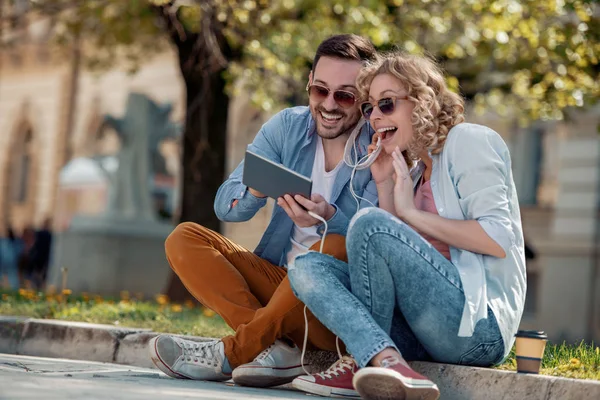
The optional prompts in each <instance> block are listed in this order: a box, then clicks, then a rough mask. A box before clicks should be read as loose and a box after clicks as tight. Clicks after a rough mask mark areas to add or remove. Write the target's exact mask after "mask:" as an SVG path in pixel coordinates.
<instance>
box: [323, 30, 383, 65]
mask: <svg viewBox="0 0 600 400" xmlns="http://www.w3.org/2000/svg"><path fill="white" fill-rule="evenodd" d="M376 54H377V50H375V46H373V43H371V41H370V40H369V39H366V38H364V37H362V36H358V35H354V34H343V35H334V36H331V37H329V38H328V39H325V40H324V41H323V42H321V44H320V45H319V47H318V48H317V53H316V54H315V59H314V60H313V65H312V70H313V71H314V70H315V68H316V67H317V62H318V61H319V59H320V58H321V57H332V58H341V59H342V60H356V61H372V60H374V59H375V55H376Z"/></svg>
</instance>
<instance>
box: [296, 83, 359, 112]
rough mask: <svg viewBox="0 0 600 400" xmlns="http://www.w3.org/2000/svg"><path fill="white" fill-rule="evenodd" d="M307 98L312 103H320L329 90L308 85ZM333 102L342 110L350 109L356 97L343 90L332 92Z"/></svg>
mask: <svg viewBox="0 0 600 400" xmlns="http://www.w3.org/2000/svg"><path fill="white" fill-rule="evenodd" d="M306 90H307V91H308V97H309V98H310V100H312V101H314V102H322V101H325V99H326V98H327V97H328V96H329V92H331V90H330V89H329V88H326V87H325V86H321V85H308V86H307V87H306ZM333 100H334V101H335V102H336V103H337V104H338V105H339V106H340V107H342V108H350V107H352V106H354V104H356V101H357V99H356V95H355V94H354V93H352V92H347V91H345V90H334V91H333Z"/></svg>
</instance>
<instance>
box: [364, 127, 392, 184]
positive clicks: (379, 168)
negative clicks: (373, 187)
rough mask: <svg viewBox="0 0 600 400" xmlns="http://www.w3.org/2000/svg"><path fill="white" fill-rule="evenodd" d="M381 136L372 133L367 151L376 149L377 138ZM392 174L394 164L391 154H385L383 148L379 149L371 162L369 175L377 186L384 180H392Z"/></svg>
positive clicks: (384, 181) (370, 151)
mask: <svg viewBox="0 0 600 400" xmlns="http://www.w3.org/2000/svg"><path fill="white" fill-rule="evenodd" d="M379 137H381V134H380V133H376V134H374V135H373V141H372V142H371V144H370V145H369V147H368V148H367V150H368V153H369V154H371V153H373V152H374V151H375V150H376V149H377V140H378V139H379ZM393 174H394V166H393V165H392V156H391V155H389V154H387V153H386V152H385V150H384V149H381V151H380V152H379V156H377V158H376V159H375V161H374V162H373V164H371V176H373V180H374V181H375V183H376V184H377V185H378V186H379V185H381V184H385V183H386V181H389V182H392V179H393V178H392V175H393Z"/></svg>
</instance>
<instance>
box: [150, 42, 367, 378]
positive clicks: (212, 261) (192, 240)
mask: <svg viewBox="0 0 600 400" xmlns="http://www.w3.org/2000/svg"><path fill="white" fill-rule="evenodd" d="M374 57H375V49H374V47H373V45H372V44H371V43H370V42H369V41H368V40H366V39H364V38H362V37H360V36H356V35H337V36H333V37H331V38H329V39H327V40H325V41H324V42H322V43H321V44H320V46H319V48H318V49H317V53H316V55H315V59H314V62H313V70H312V71H311V73H310V75H309V79H308V85H307V90H308V93H309V107H294V108H289V109H285V110H283V111H281V112H279V113H278V114H276V115H275V116H274V117H273V118H271V119H270V120H269V121H267V123H266V124H265V125H263V127H262V128H261V130H260V131H259V132H258V134H257V136H256V138H255V139H254V141H253V143H252V144H251V145H250V146H249V149H250V150H252V151H253V152H255V153H258V154H259V155H262V156H264V157H266V158H268V159H271V160H273V161H275V162H277V163H282V164H283V165H285V166H286V167H288V168H291V169H292V170H294V171H296V172H298V173H300V174H303V175H306V176H311V178H312V180H313V195H312V196H311V199H306V198H303V197H301V196H295V197H294V198H292V197H291V196H289V195H286V196H284V197H283V198H279V199H277V204H276V205H275V208H274V210H273V214H272V216H271V221H270V223H269V226H268V227H267V230H266V231H265V233H264V234H263V237H262V239H261V241H260V243H259V245H258V247H257V248H256V250H255V251H254V253H251V252H249V251H248V250H246V249H244V248H242V247H240V246H238V245H236V244H235V243H233V242H231V241H229V240H228V239H227V238H225V237H223V236H221V235H219V234H218V233H216V232H213V231H210V230H209V229H206V228H204V227H202V226H200V225H198V224H194V223H182V224H180V225H179V226H178V227H177V228H176V229H175V230H174V231H173V232H172V234H171V235H170V236H169V238H168V239H167V241H166V245H165V247H166V253H167V258H168V260H169V263H170V265H171V267H172V268H173V270H174V271H175V273H176V274H177V275H178V276H179V278H180V279H181V281H182V282H183V284H184V285H185V286H186V288H187V289H188V290H189V291H190V293H192V294H193V295H194V297H196V298H197V299H198V300H199V301H200V302H201V303H202V304H204V305H205V306H207V307H209V308H211V309H213V310H214V311H215V312H217V313H218V314H219V315H220V316H221V317H222V318H223V319H224V320H225V321H226V322H227V324H228V325H229V326H231V327H232V328H233V329H234V330H235V334H234V335H232V336H228V337H224V338H223V339H221V340H218V341H211V342H206V343H196V342H191V341H187V340H183V339H181V338H177V337H173V336H169V335H162V336H158V337H156V338H154V339H153V340H152V341H151V342H150V349H149V350H150V355H151V357H152V360H153V362H154V363H155V365H156V366H157V367H158V368H159V369H161V370H162V371H163V372H165V373H166V374H167V375H170V376H172V377H178V378H189V379H203V380H214V381H222V380H227V379H229V378H230V377H232V376H233V380H234V381H235V382H236V383H238V384H243V385H249V386H261V387H266V386H274V385H280V384H284V383H287V382H291V381H292V380H293V379H294V378H295V377H296V376H299V375H302V374H303V373H304V372H303V370H302V367H301V351H300V350H299V348H298V347H297V346H296V345H300V346H301V345H302V343H303V339H304V305H303V304H302V303H301V302H300V301H299V300H298V299H296V297H295V296H294V294H293V292H292V291H291V288H290V285H289V281H288V278H287V272H286V270H287V265H288V264H289V263H290V262H292V261H293V259H294V258H295V257H296V256H297V255H299V254H301V253H303V252H306V251H308V250H309V249H316V250H318V249H319V244H320V241H321V238H322V235H323V231H324V224H321V223H320V222H319V220H318V219H315V218H313V217H312V216H310V215H309V214H308V212H307V210H308V211H311V212H313V213H315V214H317V215H319V216H321V217H322V218H323V219H324V220H326V221H327V232H328V234H327V236H326V239H325V246H324V247H325V250H324V252H327V253H329V254H332V255H334V256H335V257H337V258H341V259H345V241H344V238H343V236H341V235H345V233H346V229H347V226H348V223H349V220H350V218H351V217H352V216H353V215H354V214H355V213H356V211H357V208H358V207H357V202H356V200H355V198H354V197H353V195H352V193H351V191H352V190H351V188H350V186H349V183H350V177H351V175H352V168H350V167H348V166H347V165H346V164H345V163H344V161H343V155H344V148H345V145H346V142H347V140H348V137H349V135H350V132H352V130H353V129H354V128H355V127H356V126H357V123H358V122H359V120H360V111H359V108H358V106H359V104H358V101H357V100H358V99H357V94H358V91H357V88H356V86H355V81H356V77H357V75H358V72H359V70H360V69H361V67H362V66H363V64H364V62H365V61H367V60H371V59H373V58H374ZM368 129H369V128H368V126H367V124H365V125H364V126H363V129H362V131H361V134H360V135H359V137H358V139H357V141H356V144H357V147H358V152H359V153H361V154H353V155H354V156H355V157H358V158H359V157H362V156H364V155H365V154H366V152H367V146H368V145H369V144H370V142H371V137H370V136H371V135H370V133H369V131H368ZM243 168H244V164H243V162H242V163H240V165H239V166H238V167H237V168H236V170H235V171H234V172H233V173H232V174H231V175H230V177H229V178H228V179H227V181H225V183H223V185H222V186H221V187H220V188H219V191H218V192H217V196H216V199H215V206H214V207H215V212H216V214H217V216H218V217H219V218H220V219H221V220H223V221H232V222H234V221H247V220H249V219H250V218H252V217H253V216H254V215H255V214H256V212H257V211H258V210H259V209H260V208H261V207H263V206H264V205H265V204H266V201H267V200H266V198H265V196H264V195H263V194H262V193H260V192H258V191H256V190H254V189H252V188H247V187H246V186H244V185H243V184H242V174H243ZM352 186H353V188H354V191H355V193H356V194H357V195H358V196H361V198H364V199H365V204H368V203H371V204H373V203H376V199H377V197H376V196H377V195H376V193H377V192H376V188H375V183H374V182H373V181H372V180H371V175H370V172H369V170H368V169H366V170H363V171H357V172H356V174H355V176H354V179H353V182H352ZM362 204H363V203H361V205H362ZM308 326H309V335H308V341H309V343H310V344H311V345H312V346H313V347H316V348H319V349H324V350H335V348H336V346H335V336H334V335H333V334H332V333H331V332H329V331H328V330H327V329H326V328H325V327H324V326H323V325H321V324H320V323H319V322H318V321H317V320H316V319H314V317H312V315H311V316H310V318H309V323H308ZM294 343H295V344H296V345H294ZM253 360H254V361H253ZM232 371H233V373H232Z"/></svg>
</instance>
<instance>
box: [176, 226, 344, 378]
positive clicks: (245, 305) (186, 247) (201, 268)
mask: <svg viewBox="0 0 600 400" xmlns="http://www.w3.org/2000/svg"><path fill="white" fill-rule="evenodd" d="M319 246H320V242H319V243H317V244H315V245H314V246H313V247H312V248H311V249H313V250H317V251H318V250H319ZM165 250H166V254H167V259H168V261H169V264H170V265H171V268H172V269H173V271H175V273H176V274H177V275H178V276H179V278H180V279H181V281H182V282H183V284H184V285H185V287H186V288H187V289H188V290H189V292H190V293H191V294H192V295H193V296H194V297H195V298H196V299H198V301H200V302H201V303H202V304H203V305H205V306H206V307H208V308H210V309H212V310H213V311H215V312H216V313H217V314H219V315H220V316H221V317H222V318H223V319H224V320H225V322H227V324H228V325H229V326H230V327H231V328H232V329H233V330H235V334H234V335H232V336H227V337H224V338H223V344H224V346H225V355H226V356H227V358H228V360H229V363H230V365H231V367H232V368H235V367H237V366H239V365H241V364H245V363H248V362H250V361H252V360H253V359H254V358H255V357H256V356H257V355H258V354H259V353H260V352H261V351H263V350H264V349H266V348H267V347H268V346H269V345H271V344H273V342H275V340H276V339H279V338H287V339H291V340H292V341H294V342H295V343H296V345H298V346H299V347H302V343H303V339H304V304H303V303H301V302H300V300H298V299H297V298H296V296H295V295H294V293H293V292H292V289H291V287H290V283H289V280H288V278H287V272H286V270H285V269H284V268H282V267H279V266H277V265H273V264H271V263H270V262H268V261H267V260H265V259H262V258H260V257H259V256H257V255H256V254H254V253H253V252H251V251H249V250H247V249H245V248H243V247H241V246H238V245H236V244H235V243H233V242H232V241H230V240H229V239H227V238H226V237H224V236H222V235H220V234H218V233H216V232H214V231H211V230H210V229H207V228H204V227H202V226H201V225H198V224H195V223H191V222H185V223H182V224H180V225H179V226H177V227H176V228H175V230H174V231H173V232H172V233H171V235H169V237H168V238H167V240H166V243H165ZM323 252H324V253H327V254H330V255H332V256H334V257H336V258H338V259H340V260H344V261H347V256H346V245H345V238H344V237H343V236H340V235H335V234H330V235H327V237H326V240H325V245H324V249H323ZM307 315H308V321H309V322H308V327H309V330H308V332H309V336H308V342H309V344H310V345H311V348H317V349H321V350H330V351H335V348H336V346H335V335H334V334H333V333H331V332H330V331H329V330H328V329H327V328H325V327H324V326H323V325H322V324H321V323H320V322H319V321H318V320H317V319H316V318H314V316H313V315H312V314H311V313H310V312H307Z"/></svg>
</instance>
